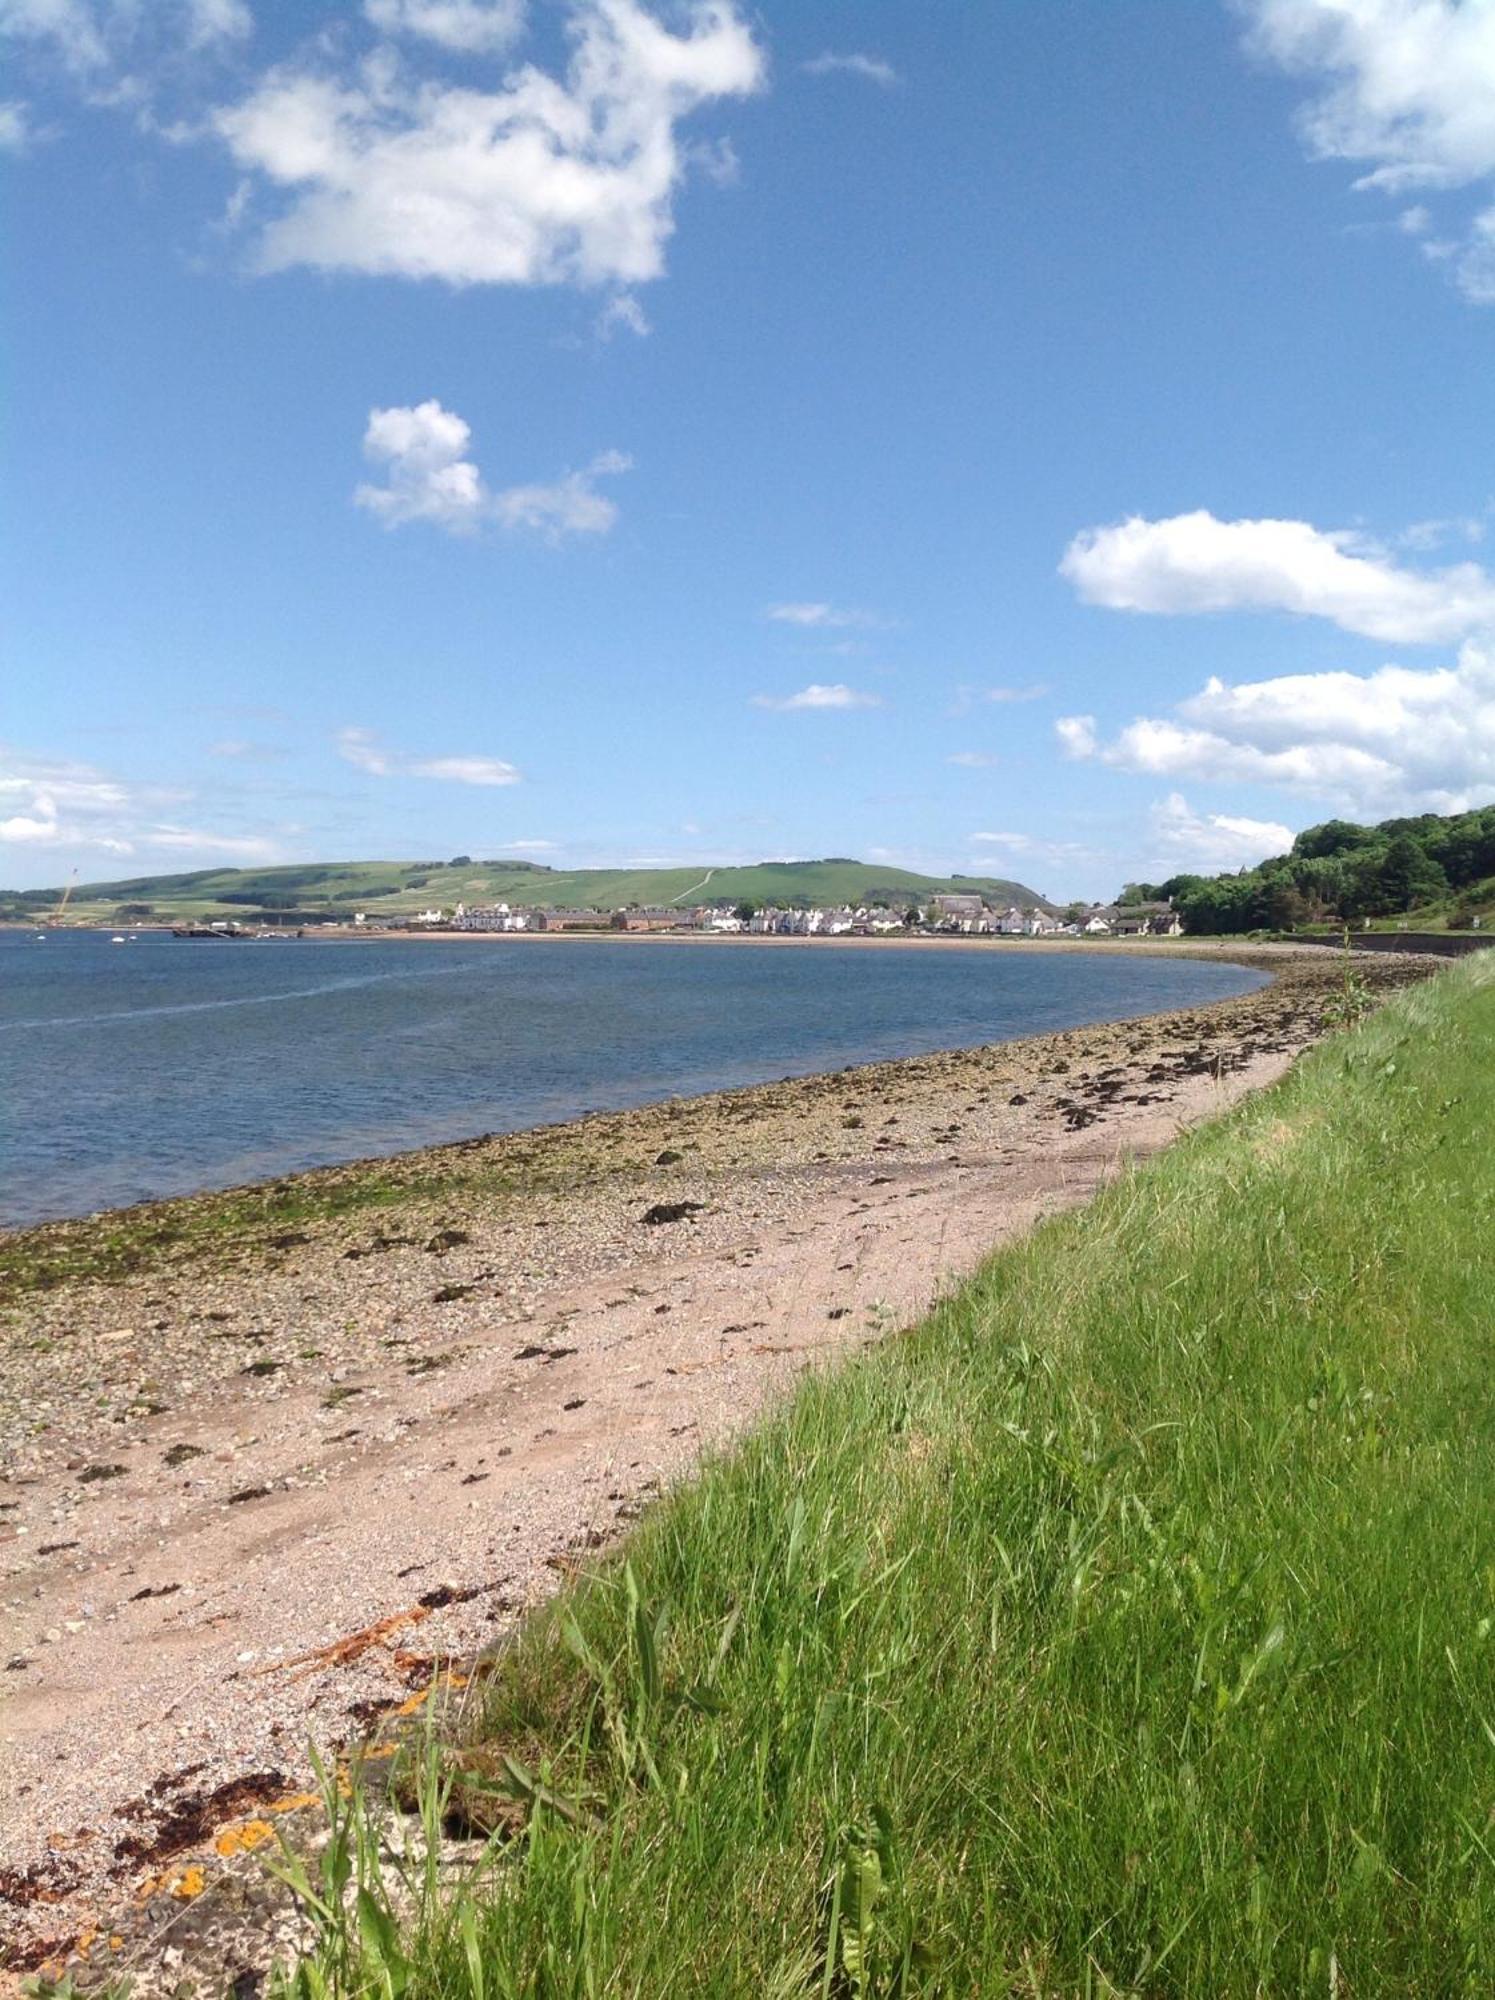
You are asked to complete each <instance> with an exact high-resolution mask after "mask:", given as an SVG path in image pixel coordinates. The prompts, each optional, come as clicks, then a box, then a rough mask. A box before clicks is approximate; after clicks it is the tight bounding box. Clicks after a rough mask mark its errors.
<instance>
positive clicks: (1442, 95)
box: [1242, 0, 1495, 304]
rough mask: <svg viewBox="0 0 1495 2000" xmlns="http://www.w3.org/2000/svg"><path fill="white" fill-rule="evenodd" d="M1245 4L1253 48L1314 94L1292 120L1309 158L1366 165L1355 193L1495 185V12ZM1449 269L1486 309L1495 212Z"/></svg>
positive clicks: (1474, 3) (1492, 275) (1410, 0)
mask: <svg viewBox="0 0 1495 2000" xmlns="http://www.w3.org/2000/svg"><path fill="white" fill-rule="evenodd" d="M1242 4H1243V6H1244V9H1245V12H1246V13H1247V15H1248V17H1249V19H1250V23H1251V32H1250V36H1249V44H1250V46H1251V47H1252V48H1253V49H1254V50H1255V51H1256V52H1257V53H1258V54H1260V55H1263V56H1265V57H1266V58H1267V59H1268V60H1269V61H1272V62H1275V63H1276V64H1278V65H1279V66H1280V67H1281V68H1283V69H1285V70H1287V71H1288V72H1290V73H1291V74H1293V75H1298V76H1303V77H1306V78H1308V79H1309V80H1310V82H1311V83H1312V84H1314V85H1315V86H1316V87H1317V92H1318V94H1317V95H1316V96H1315V97H1314V98H1312V99H1311V100H1310V102H1309V103H1308V104H1307V106H1306V107H1305V109H1304V111H1303V113H1302V115H1301V118H1300V124H1301V127H1302V131H1303V135H1304V138H1305V141H1306V143H1307V145H1308V148H1309V150H1310V151H1311V152H1312V153H1313V154H1314V155H1316V156H1317V157H1318V158H1319V159H1326V160H1349V161H1354V162H1356V163H1358V164H1361V165H1363V166H1365V167H1366V168H1367V171H1366V172H1365V173H1364V174H1362V175H1361V177H1360V179H1359V180H1358V181H1357V182H1356V183H1355V185H1356V186H1357V187H1359V188H1379V189H1381V190H1383V191H1385V192H1387V193H1389V194H1392V195H1398V194H1401V193H1403V192H1404V191H1405V190H1407V189H1410V188H1417V189H1439V188H1458V187H1471V186H1475V185H1478V184H1479V183H1481V182H1488V181H1490V180H1491V179H1492V178H1495V9H1492V8H1491V6H1490V5H1489V4H1488V0H1242ZM1410 212H1411V213H1413V214H1416V213H1417V211H1416V210H1413V211H1410ZM1404 226H1405V224H1404ZM1421 226H1423V227H1425V226H1426V225H1421ZM1413 233H1419V228H1418V227H1417V226H1414V231H1413ZM1453 269H1454V273H1455V276H1456V278H1457V280H1458V282H1459V284H1460V285H1461V286H1462V288H1463V290H1464V291H1465V293H1466V294H1467V295H1468V296H1469V297H1470V298H1472V299H1474V300H1476V301H1478V302H1481V303H1486V304H1488V303H1490V302H1491V301H1495V208H1491V209H1487V210H1486V211H1485V212H1484V213H1483V214H1482V215H1481V216H1480V217H1479V218H1478V219H1477V220H1476V222H1475V225H1474V228H1473V231H1472V233H1471V236H1470V238H1469V239H1468V241H1467V242H1466V243H1465V244H1464V246H1463V247H1462V249H1461V250H1459V252H1458V254H1457V255H1456V256H1455V258H1454V259H1453Z"/></svg>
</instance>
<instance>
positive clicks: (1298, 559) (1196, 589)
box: [1059, 508, 1495, 645]
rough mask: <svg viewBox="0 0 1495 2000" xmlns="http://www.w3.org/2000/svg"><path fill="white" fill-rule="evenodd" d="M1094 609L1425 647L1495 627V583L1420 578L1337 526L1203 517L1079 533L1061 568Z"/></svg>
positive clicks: (1468, 574) (1463, 575)
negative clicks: (1309, 621)
mask: <svg viewBox="0 0 1495 2000" xmlns="http://www.w3.org/2000/svg"><path fill="white" fill-rule="evenodd" d="M1059 568H1060V572H1061V574H1062V575H1064V576H1065V577H1067V578H1068V579H1069V581H1070V582H1071V583H1072V584H1073V585H1074V586H1075V588H1076V589H1077V590H1078V591H1079V593H1080V595H1081V596H1082V597H1083V598H1085V599H1086V600H1087V601H1088V602H1089V603H1091V604H1104V605H1108V606H1110V607H1111V608H1112V609H1114V610H1123V611H1153V612H1163V613H1177V612H1200V611H1242V610H1249V611H1286V612H1294V613H1297V614H1299V615H1301V616H1304V617H1313V618H1327V619H1329V620H1330V621H1331V622H1332V623H1334V624H1336V625H1338V626H1339V627H1341V629H1342V630H1344V631H1346V632H1358V633H1361V634H1363V635H1364V636H1365V637H1367V638H1371V639H1384V640H1388V641H1391V642H1402V643H1408V644H1417V645H1426V644H1433V643H1436V642H1438V641H1441V640H1448V639H1457V638H1462V637H1464V636H1465V635H1466V634H1468V633H1470V632H1472V631H1475V630H1477V629H1479V628H1481V627H1485V626H1489V625H1492V624H1495V578H1492V577H1491V576H1490V575H1489V574H1488V573H1487V572H1486V571H1485V570H1483V569H1481V568H1479V567H1478V565H1477V564H1475V563H1458V564H1455V565H1454V566H1453V567H1452V568H1450V569H1442V570H1429V571H1417V570H1410V569H1406V568H1403V567H1401V566H1399V565H1398V564H1396V563H1395V562H1393V561H1391V560H1390V559H1389V558H1388V557H1387V556H1386V554H1385V553H1384V551H1382V550H1381V549H1380V548H1379V547H1377V546H1376V545H1375V544H1373V543H1369V542H1367V541H1365V540H1364V539H1363V538H1361V537H1358V536H1356V535H1354V534H1351V533H1349V532H1347V531H1344V530H1334V531H1325V530H1323V529H1319V528H1314V527H1312V526H1310V525H1309V523H1308V522H1306V521H1276V520H1259V521H1251V520H1246V521H1219V520H1216V518H1215V516H1214V515H1213V514H1210V513H1208V512H1206V511H1205V510H1204V509H1202V508H1200V509H1197V510H1196V511H1195V512H1194V513H1192V514H1176V515H1174V516H1173V517H1172V518H1171V519H1169V520H1163V521H1146V520H1143V519H1141V518H1140V517H1138V516H1135V515H1134V516H1132V518H1131V519H1129V520H1126V521H1122V522H1120V523H1118V524H1116V525H1115V526H1112V527H1105V528H1087V529H1085V530H1084V531H1083V533H1081V534H1079V535H1077V536H1076V537H1075V539H1074V540H1073V541H1072V542H1071V543H1070V545H1069V547H1068V549H1066V551H1065V553H1064V558H1063V560H1062V562H1061V563H1060V565H1059Z"/></svg>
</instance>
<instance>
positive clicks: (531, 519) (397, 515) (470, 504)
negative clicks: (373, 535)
mask: <svg viewBox="0 0 1495 2000" xmlns="http://www.w3.org/2000/svg"><path fill="white" fill-rule="evenodd" d="M471 443H472V430H471V428H470V426H469V425H468V424H467V423H466V422H465V421H464V420H463V418H461V417H459V416H458V415H457V414H456V412H455V411H453V410H447V409H443V408H442V406H441V404H440V403H438V402H437V401H436V400H435V399H434V398H432V399H431V400H430V401H428V402H424V403H417V404H415V405H414V406H413V407H408V408H407V407H395V408H392V409H387V410H371V411H370V412H369V421H368V428H367V429H366V430H365V432H364V436H363V450H364V456H365V457H366V458H368V459H369V460H370V461H371V462H372V463H374V464H375V465H380V466H382V467H383V468H384V472H385V483H384V484H383V485H382V486H376V485H372V484H368V483H365V484H363V485H361V486H359V487H358V488H357V489H356V491H355V492H354V495H353V498H354V500H355V502H356V503H357V505H358V506H360V507H366V508H367V509H368V510H369V512H370V513H371V514H375V515H377V516H378V518H379V519H380V520H381V521H383V523H384V525H385V526H386V527H388V528H394V527H399V526H401V525H402V524H404V523H406V522H409V521H430V522H432V523H434V525H435V526H437V527H439V528H445V529H446V530H447V532H448V533H450V534H456V535H470V534H475V533H476V532H477V530H478V529H479V528H481V527H483V526H485V525H486V524H489V523H496V524H497V525H499V526H501V527H505V528H531V529H534V530H536V531H537V532H539V533H541V534H544V535H546V536H548V537H550V538H551V539H552V540H559V539H560V538H561V537H562V536H563V535H600V534H606V533H607V531H608V529H609V528H611V527H612V526H613V524H614V522H615V521H616V520H617V518H618V510H617V506H616V504H615V503H614V502H613V501H612V500H610V499H608V497H607V496H606V494H603V493H599V492H598V491H597V488H596V485H595V481H597V480H598V479H603V478H610V477H612V476H614V475H615V474H617V473H620V472H627V471H628V469H629V467H630V465H631V464H632V462H633V461H632V460H631V459H630V458H628V457H627V456H626V455H625V454H624V453H622V452H620V451H605V452H602V453H600V454H599V455H598V456H597V457H596V458H594V459H593V460H592V462H591V463H590V465H587V466H585V467H584V468H583V469H582V470H581V471H580V472H567V473H563V474H562V476H561V477H560V478H559V479H558V480H556V481H555V482H554V483H553V484H552V485H549V486H543V485H529V486H510V487H506V488H504V489H503V490H502V491H500V492H497V493H494V492H490V490H489V489H488V487H487V486H486V485H485V484H484V481H483V476H482V474H481V472H479V470H478V468H477V465H476V464H475V463H474V461H473V460H472V459H471V458H470V457H469V456H468V451H469V448H470V446H471Z"/></svg>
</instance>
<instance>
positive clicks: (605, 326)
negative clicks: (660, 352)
mask: <svg viewBox="0 0 1495 2000" xmlns="http://www.w3.org/2000/svg"><path fill="white" fill-rule="evenodd" d="M650 331H651V328H650V326H649V316H648V314H647V313H646V312H645V311H644V309H643V307H642V306H641V305H640V304H639V302H638V300H637V299H636V298H635V297H634V296H633V293H632V292H614V293H613V295H612V297H611V298H610V299H609V300H608V302H607V304H606V305H605V306H604V307H603V308H602V310H601V312H600V313H598V315H597V323H596V333H597V338H598V339H599V340H611V339H612V337H613V335H614V334H615V333H618V332H625V333H632V334H636V335H637V337H638V338H639V339H640V340H643V339H644V338H645V337H646V336H647V335H648V333H649V332H650Z"/></svg>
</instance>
